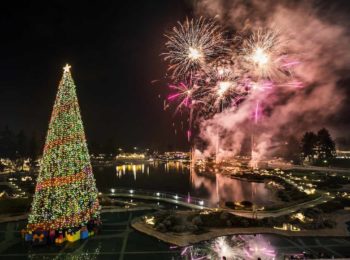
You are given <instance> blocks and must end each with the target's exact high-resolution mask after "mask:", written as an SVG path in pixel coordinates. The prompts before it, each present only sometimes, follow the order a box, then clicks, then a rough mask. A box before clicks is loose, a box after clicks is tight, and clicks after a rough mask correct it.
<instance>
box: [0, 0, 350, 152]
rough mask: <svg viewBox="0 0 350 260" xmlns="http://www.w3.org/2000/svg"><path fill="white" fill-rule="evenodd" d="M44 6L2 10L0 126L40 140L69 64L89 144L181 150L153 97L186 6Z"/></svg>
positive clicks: (174, 0) (175, 0) (173, 0)
mask: <svg viewBox="0 0 350 260" xmlns="http://www.w3.org/2000/svg"><path fill="white" fill-rule="evenodd" d="M47 2H48V3H46V4H43V3H39V1H20V2H15V3H13V4H12V6H11V5H9V4H7V5H6V6H5V5H2V6H1V8H0V19H1V20H0V33H1V40H0V118H1V120H0V128H3V127H4V126H6V125H7V126H9V127H10V128H12V129H13V130H15V131H19V130H21V129H23V130H24V131H25V132H26V133H27V134H28V135H31V134H32V133H33V132H35V133H36V134H37V136H38V137H39V138H40V140H41V141H43V140H44V138H45V134H46V131H47V127H48V121H49V118H50V114H51V110H52V105H53V102H54V97H55V94H56V91H57V87H58V83H59V80H60V77H61V76H62V67H63V66H64V65H65V63H66V62H68V63H70V64H71V65H72V74H73V78H74V79H75V82H76V85H77V92H78V98H79V103H80V106H81V110H82V116H83V121H84V125H85V129H86V133H87V137H88V141H89V142H90V144H91V143H100V144H101V145H104V144H105V143H106V142H108V141H109V139H111V138H113V139H114V140H115V142H116V144H117V145H118V146H122V147H125V146H129V147H133V146H141V147H151V148H161V149H167V148H169V145H171V146H172V147H173V148H185V147H186V146H187V142H186V137H185V131H183V132H181V131H180V129H179V128H180V127H179V125H180V123H179V121H180V119H179V118H174V116H173V111H169V110H168V111H163V98H159V97H158V95H159V94H163V96H164V94H165V93H166V92H167V88H166V82H165V80H163V78H164V76H165V73H166V64H165V62H163V60H162V57H161V56H160V53H161V52H162V50H164V49H163V48H164V47H163V46H164V42H165V38H164V36H163V34H164V32H165V31H166V30H169V29H171V28H172V27H173V26H174V25H175V24H176V22H177V21H178V20H183V19H184V18H185V17H186V16H189V17H191V16H192V9H191V5H190V4H189V2H190V1H189V0H187V1H186V0H144V1H117V0H115V1H89V3H88V4H87V3H86V2H87V1H47ZM319 2H320V3H324V4H326V3H329V2H330V1H327V0H323V1H319ZM336 2H338V3H342V6H343V7H344V6H345V7H347V10H348V9H349V8H348V7H349V5H348V3H347V1H345V0H344V1H336ZM324 9H325V10H329V6H328V5H326V8H324ZM338 9H341V8H338ZM343 13H344V12H343ZM154 80H158V81H156V82H155V83H151V82H152V81H154ZM345 85H348V81H346V84H345ZM347 92H348V88H347ZM349 109H350V106H347V107H346V108H345V110H344V111H342V113H339V114H338V115H336V116H335V118H336V121H337V123H338V122H345V123H347V122H349V117H348V116H345V117H343V116H342V115H348V112H349ZM337 117H339V118H337ZM173 122H176V126H177V128H178V132H177V133H178V134H177V135H175V134H174V128H173Z"/></svg>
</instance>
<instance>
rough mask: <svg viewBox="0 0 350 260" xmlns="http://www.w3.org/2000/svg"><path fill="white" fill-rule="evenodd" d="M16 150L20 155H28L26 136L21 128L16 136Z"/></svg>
mask: <svg viewBox="0 0 350 260" xmlns="http://www.w3.org/2000/svg"><path fill="white" fill-rule="evenodd" d="M16 139H17V140H16V144H17V151H18V154H19V156H20V157H27V156H28V138H27V136H26V134H25V133H24V131H23V130H21V131H20V132H19V133H18V135H17V138H16Z"/></svg>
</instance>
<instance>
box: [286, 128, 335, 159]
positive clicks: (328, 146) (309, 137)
mask: <svg viewBox="0 0 350 260" xmlns="http://www.w3.org/2000/svg"><path fill="white" fill-rule="evenodd" d="M280 155H281V156H282V157H283V158H284V159H286V160H288V161H292V162H293V163H294V164H310V165H329V164H331V163H332V162H333V161H334V159H335V157H336V145H335V142H334V141H333V139H332V136H331V135H330V133H329V131H328V130H327V129H326V128H322V129H320V130H319V131H318V132H316V133H314V132H312V131H308V132H305V133H304V135H303V136H302V138H301V139H299V140H298V139H297V138H295V137H293V136H290V137H289V138H288V139H287V141H286V145H285V146H284V147H283V148H282V149H281V150H280Z"/></svg>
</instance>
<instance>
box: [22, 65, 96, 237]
mask: <svg viewBox="0 0 350 260" xmlns="http://www.w3.org/2000/svg"><path fill="white" fill-rule="evenodd" d="M70 68H71V66H70V65H68V64H67V65H66V66H65V67H64V68H63V70H64V73H63V76H62V79H61V81H60V84H59V87H58V91H57V96H56V100H55V103H54V107H53V111H52V116H51V119H50V123H49V130H48V133H47V137H46V141H45V146H44V151H43V157H42V163H41V165H40V170H39V175H38V178H37V184H36V187H35V194H34V198H33V202H32V207H31V212H30V214H29V217H28V225H27V227H28V229H30V230H36V229H43V230H46V231H48V230H51V229H52V230H57V229H68V228H78V227H81V226H82V225H86V224H87V222H89V221H90V220H97V219H99V210H100V206H99V202H98V191H97V188H96V184H95V179H94V176H93V173H92V167H91V163H90V156H89V153H88V149H87V144H86V139H85V133H84V127H83V122H82V120H81V115H80V109H79V105H78V99H77V95H76V86H75V84H74V81H73V78H72V76H71V73H70Z"/></svg>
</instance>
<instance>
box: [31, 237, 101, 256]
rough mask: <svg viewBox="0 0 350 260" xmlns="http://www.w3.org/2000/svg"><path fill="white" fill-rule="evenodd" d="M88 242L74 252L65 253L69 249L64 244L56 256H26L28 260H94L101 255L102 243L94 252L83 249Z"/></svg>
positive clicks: (35, 254)
mask: <svg viewBox="0 0 350 260" xmlns="http://www.w3.org/2000/svg"><path fill="white" fill-rule="evenodd" d="M87 242H88V240H85V241H84V243H83V244H82V245H81V246H80V247H78V248H77V249H76V250H75V251H74V252H69V253H65V252H64V250H65V249H66V248H69V246H70V245H69V244H66V246H64V247H63V248H62V250H61V252H58V253H57V255H56V256H52V255H50V256H43V255H41V254H39V255H38V253H34V252H30V253H29V255H28V259H30V260H39V259H40V260H96V259H98V256H99V255H100V253H101V247H102V243H101V242H99V243H98V246H97V247H96V248H95V249H94V250H89V248H85V245H86V243H87Z"/></svg>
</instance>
